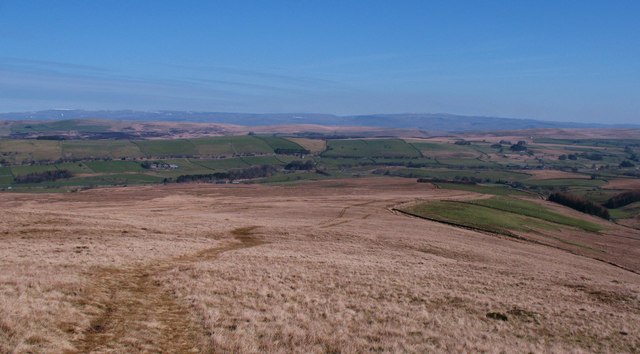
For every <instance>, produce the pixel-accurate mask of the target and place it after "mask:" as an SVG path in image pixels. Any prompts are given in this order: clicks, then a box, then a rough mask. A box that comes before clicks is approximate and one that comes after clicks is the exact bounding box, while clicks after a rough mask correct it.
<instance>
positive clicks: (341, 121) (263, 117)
mask: <svg viewBox="0 0 640 354" xmlns="http://www.w3.org/2000/svg"><path fill="white" fill-rule="evenodd" d="M61 119H65V120H66V119H111V120H126V121H168V122H194V123H225V124H236V125H244V126H266V125H290V124H318V125H327V126H362V127H381V128H399V129H422V130H429V131H443V132H468V131H497V130H521V129H544V128H640V125H638V124H635V125H634V124H594V123H575V122H553V121H542V120H535V119H518V118H499V117H482V116H463V115H455V114H447V113H407V114H368V115H353V116H337V115H332V114H316V113H227V112H191V111H155V112H149V111H133V110H118V111H86V110H46V111H37V112H16V113H0V120H61Z"/></svg>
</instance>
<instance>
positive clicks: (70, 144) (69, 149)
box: [61, 140, 144, 159]
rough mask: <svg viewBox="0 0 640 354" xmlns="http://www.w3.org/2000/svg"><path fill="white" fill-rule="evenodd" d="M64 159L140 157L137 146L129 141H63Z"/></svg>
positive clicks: (140, 153)
mask: <svg viewBox="0 0 640 354" xmlns="http://www.w3.org/2000/svg"><path fill="white" fill-rule="evenodd" d="M61 144H62V156H64V157H65V158H77V159H87V158H103V157H108V158H113V159H119V158H122V157H129V158H131V157H142V156H144V154H143V153H142V152H141V151H140V149H139V148H138V146H137V145H136V144H134V143H132V142H131V141H129V140H65V141H62V143H61Z"/></svg>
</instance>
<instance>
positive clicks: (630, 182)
mask: <svg viewBox="0 0 640 354" xmlns="http://www.w3.org/2000/svg"><path fill="white" fill-rule="evenodd" d="M602 188H607V189H621V190H629V189H640V179H632V178H621V179H613V180H611V181H609V182H608V183H607V184H605V185H604V186H602Z"/></svg>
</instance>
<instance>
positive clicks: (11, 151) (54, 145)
mask: <svg viewBox="0 0 640 354" xmlns="http://www.w3.org/2000/svg"><path fill="white" fill-rule="evenodd" d="M0 152H1V154H2V158H3V159H5V160H7V161H9V162H10V163H12V164H20V163H23V162H26V161H41V160H47V161H54V160H57V159H59V158H60V157H61V156H62V148H61V144H60V142H59V141H51V140H8V139H0Z"/></svg>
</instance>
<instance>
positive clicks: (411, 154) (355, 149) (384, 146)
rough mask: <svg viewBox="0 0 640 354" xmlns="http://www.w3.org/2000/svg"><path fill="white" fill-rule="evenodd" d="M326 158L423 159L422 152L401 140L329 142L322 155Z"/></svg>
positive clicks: (345, 140)
mask: <svg viewBox="0 0 640 354" xmlns="http://www.w3.org/2000/svg"><path fill="white" fill-rule="evenodd" d="M322 156H325V157H354V158H373V157H405V158H418V157H422V154H421V153H420V151H418V150H417V149H416V148H415V147H413V146H412V145H410V144H407V143H406V142H405V141H404V140H401V139H371V140H360V139H353V140H352V139H344V140H343V139H340V140H329V141H328V142H327V150H326V151H324V152H323V153H322Z"/></svg>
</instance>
